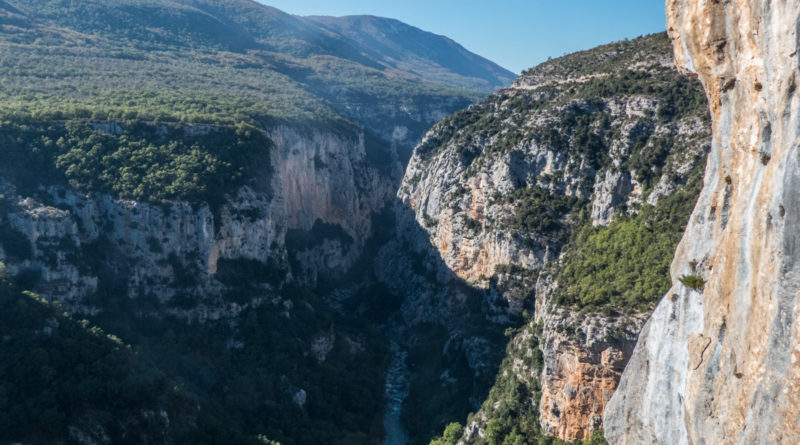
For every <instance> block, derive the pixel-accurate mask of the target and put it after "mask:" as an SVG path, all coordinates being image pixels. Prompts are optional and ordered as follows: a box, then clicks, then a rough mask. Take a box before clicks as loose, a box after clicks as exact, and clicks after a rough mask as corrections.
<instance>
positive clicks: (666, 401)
mask: <svg viewBox="0 0 800 445" xmlns="http://www.w3.org/2000/svg"><path fill="white" fill-rule="evenodd" d="M667 16H668V22H669V33H670V37H671V38H672V40H673V44H674V48H675V53H676V58H677V61H678V64H679V65H680V66H682V67H683V69H685V70H687V71H690V72H693V73H696V74H697V75H698V76H699V77H700V79H701V81H702V82H703V85H704V86H705V88H706V92H707V95H708V98H709V101H710V107H711V112H712V121H713V132H714V142H713V147H712V151H711V154H710V156H709V160H708V164H707V167H706V173H705V184H704V188H703V191H702V193H701V196H700V199H699V201H698V203H697V206H696V207H695V210H694V213H693V215H692V218H691V220H690V222H689V225H688V227H687V230H686V232H685V235H684V238H683V240H682V242H681V244H680V245H679V247H678V249H677V252H676V255H675V259H674V261H673V263H672V269H671V274H672V279H673V287H672V289H671V290H670V291H669V293H668V294H667V295H666V297H665V298H664V299H663V300H662V301H661V303H660V304H659V306H658V308H657V309H656V311H655V313H654V314H653V316H652V317H651V319H650V320H649V322H648V323H647V324H646V325H645V327H644V329H643V331H642V333H641V335H640V337H639V342H638V345H637V347H636V350H635V351H634V355H633V358H632V359H631V361H630V363H629V364H628V366H627V368H626V370H625V372H624V374H623V377H622V380H621V383H620V387H619V389H618V391H617V392H616V393H615V395H614V397H613V398H612V399H611V402H610V403H609V405H608V406H607V408H606V412H605V420H604V426H605V429H606V437H607V438H608V440H609V442H610V443H615V444H616V443H619V444H634V443H648V444H650V443H658V444H670V445H673V444H687V443H692V444H704V443H709V444H710V443H714V444H718V443H746V444H753V443H769V444H775V443H787V444H788V443H800V415H798V413H800V406H798V405H799V404H800V364H798V363H797V361H798V358H800V324H798V321H797V318H798V311H800V301H798V291H800V264H798V262H797V261H796V260H797V259H798V255H800V252H798V248H800V245H798V241H800V238H798V235H797V234H798V228H800V193H799V192H800V165H798V164H800V158H798V157H799V156H800V139H798V136H800V115H798V114H799V111H800V106H799V104H798V100H800V93H798V90H797V87H798V82H800V79H799V77H800V72H798V46H800V43H799V41H798V27H800V2H797V1H780V0H736V1H702V0H669V1H668V2H667ZM688 276H698V277H702V278H703V279H704V280H705V286H704V287H702V288H700V287H699V285H698V284H699V283H695V284H694V287H695V288H694V289H693V288H689V287H688V286H687V285H685V284H683V283H682V281H684V282H688V280H685V279H684V280H681V277H688ZM695 281H696V282H697V281H698V280H696V279H695Z"/></svg>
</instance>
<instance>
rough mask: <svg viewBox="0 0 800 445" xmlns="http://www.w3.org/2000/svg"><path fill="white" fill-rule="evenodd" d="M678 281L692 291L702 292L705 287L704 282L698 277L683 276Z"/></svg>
mask: <svg viewBox="0 0 800 445" xmlns="http://www.w3.org/2000/svg"><path fill="white" fill-rule="evenodd" d="M678 280H679V281H680V282H681V283H682V284H683V285H684V286H686V287H688V288H689V289H692V290H697V291H702V290H703V288H704V287H705V286H706V280H704V279H703V277H701V276H699V275H683V276H681V277H680V278H679V279H678Z"/></svg>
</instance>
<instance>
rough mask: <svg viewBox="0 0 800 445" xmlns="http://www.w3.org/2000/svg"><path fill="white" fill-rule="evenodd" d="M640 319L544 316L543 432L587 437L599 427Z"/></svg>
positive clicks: (568, 314) (566, 313)
mask: <svg viewBox="0 0 800 445" xmlns="http://www.w3.org/2000/svg"><path fill="white" fill-rule="evenodd" d="M644 318H645V317H644V315H642V314H638V315H636V316H632V317H627V316H614V317H609V316H603V315H600V314H593V315H590V316H588V317H586V316H583V315H580V314H576V313H574V312H571V311H569V310H564V309H561V310H556V311H554V313H552V314H548V316H547V317H546V319H545V320H543V321H544V324H543V329H542V332H543V338H542V340H541V345H540V347H541V349H542V352H543V355H544V368H543V370H542V376H541V386H542V398H541V401H540V403H539V412H540V418H541V422H542V426H543V430H544V432H545V434H547V435H550V436H555V437H560V438H571V439H572V438H574V439H586V438H588V437H589V436H590V435H591V434H592V431H594V430H596V429H599V428H601V426H602V421H603V411H604V409H605V406H606V404H607V403H608V401H609V399H611V395H612V394H614V390H615V389H616V388H617V384H618V383H619V379H620V376H621V375H622V370H623V369H624V368H625V365H626V364H627V362H628V359H629V358H630V356H631V353H632V352H633V347H634V345H635V344H636V336H637V333H638V332H639V329H640V328H641V326H642V324H643V323H644Z"/></svg>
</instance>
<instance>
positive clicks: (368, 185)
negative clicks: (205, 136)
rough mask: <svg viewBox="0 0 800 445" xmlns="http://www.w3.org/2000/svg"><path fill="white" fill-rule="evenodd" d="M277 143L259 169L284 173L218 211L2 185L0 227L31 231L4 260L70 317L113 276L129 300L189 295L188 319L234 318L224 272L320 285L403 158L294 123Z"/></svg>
mask: <svg viewBox="0 0 800 445" xmlns="http://www.w3.org/2000/svg"><path fill="white" fill-rule="evenodd" d="M117 127H119V125H117ZM100 130H101V131H106V130H107V129H102V128H101V129H100ZM111 130H113V128H112V129H111ZM117 130H119V129H117ZM206 131H213V129H210V130H209V129H207V130H206ZM269 136H270V139H271V140H272V142H273V143H274V149H273V150H272V152H271V155H270V161H269V163H270V165H264V166H263V169H264V171H273V172H275V173H276V174H272V175H266V176H265V178H262V179H259V181H261V183H257V184H256V183H254V184H252V185H251V186H245V187H242V188H240V189H239V190H238V191H237V192H236V193H235V196H228V197H227V199H226V201H225V202H224V203H223V204H222V205H221V207H220V209H219V210H218V211H217V212H214V211H212V209H211V208H210V207H209V206H208V205H207V204H205V203H200V204H194V205H191V204H189V203H184V202H175V203H167V204H149V203H144V202H137V201H127V200H117V199H114V198H112V197H111V196H109V195H106V194H102V193H91V194H84V193H79V192H76V191H75V190H73V189H71V188H69V187H58V186H52V187H50V188H48V189H42V190H40V192H39V193H38V194H37V197H36V198H33V197H28V196H20V195H18V194H17V192H16V188H15V187H14V185H13V184H11V183H8V182H3V183H2V190H0V195H2V196H3V198H2V205H3V212H2V213H0V225H1V226H2V227H4V228H6V230H7V231H11V232H9V233H10V234H15V235H24V237H25V241H26V242H29V243H30V247H31V249H30V250H31V252H30V254H29V255H24V258H23V257H20V256H18V255H14V253H13V252H7V251H6V250H8V249H7V248H6V249H4V248H3V247H0V260H2V261H4V262H5V263H6V264H7V266H8V271H9V273H11V274H12V275H20V274H23V273H38V274H41V279H40V280H38V284H37V286H36V288H35V290H36V291H37V292H39V293H40V294H41V295H43V296H45V297H47V298H49V299H52V300H58V301H61V302H62V303H64V304H65V305H67V307H69V308H70V309H72V310H79V311H81V312H89V313H91V312H93V311H95V310H96V308H93V307H92V306H91V305H90V304H87V303H86V302H85V300H86V298H87V297H89V296H91V295H92V294H93V293H94V292H95V291H96V290H97V287H98V285H103V283H99V281H102V277H100V276H99V275H102V272H101V270H100V269H103V268H107V269H110V270H109V272H111V273H112V274H113V275H119V276H122V277H126V280H124V282H123V283H119V282H118V283H116V285H118V286H120V289H121V291H122V292H123V293H125V294H127V296H128V297H131V298H136V297H155V298H157V299H159V300H160V301H162V302H164V301H166V300H170V299H172V298H173V297H175V296H179V297H181V298H182V299H184V300H186V299H187V298H188V301H183V303H182V304H181V306H189V307H192V308H194V309H193V310H192V311H191V312H190V313H189V312H186V313H184V312H183V311H180V312H182V313H183V314H184V315H186V316H189V317H191V318H197V317H199V318H200V319H204V318H208V317H211V318H218V317H219V316H221V314H222V313H233V314H235V313H236V312H237V311H238V309H237V308H238V307H239V306H240V304H241V303H242V302H239V303H233V302H230V301H223V300H224V299H222V300H218V299H217V298H216V297H218V296H219V295H220V291H221V289H223V288H224V285H223V284H222V282H224V281H225V277H224V276H223V275H224V274H225V273H227V272H230V271H231V268H234V269H236V268H241V267H242V265H243V263H242V261H245V262H248V261H249V262H250V264H251V265H252V264H261V265H263V267H264V268H268V269H271V270H272V272H271V273H270V274H274V276H271V277H268V278H264V284H265V286H266V287H267V289H268V288H269V287H274V286H278V285H280V284H281V283H284V282H286V281H291V280H296V281H300V282H302V283H306V284H310V285H314V284H315V283H316V281H317V279H318V277H319V276H320V275H325V274H331V273H333V272H334V271H344V270H347V269H348V268H349V267H350V266H351V265H352V264H353V262H354V261H355V260H356V259H357V258H358V256H359V255H360V254H361V251H362V249H363V246H364V243H365V242H366V240H367V239H368V238H369V237H370V236H371V234H372V215H373V214H374V213H377V212H379V211H380V210H381V209H382V208H383V207H384V206H385V205H386V204H387V203H388V202H389V201H390V200H391V199H393V193H394V190H395V187H396V184H397V183H398V182H399V180H400V170H401V166H400V163H399V161H398V158H397V155H396V154H395V155H394V157H393V158H392V153H391V152H389V153H388V160H387V162H386V164H385V165H384V166H382V167H383V168H378V167H377V166H375V165H372V164H370V163H369V162H368V159H367V153H366V147H365V144H364V138H363V136H362V137H356V138H347V137H344V136H341V135H337V134H335V133H332V132H324V131H312V132H301V131H299V130H297V129H294V128H290V127H286V126H281V127H277V128H274V129H272V130H271V131H270V132H269ZM9 237H12V236H11V235H9ZM3 241H5V242H0V245H3V246H4V247H5V245H6V244H7V243H8V242H9V240H3ZM287 243H288V244H289V246H288V247H287ZM225 261H227V262H228V263H227V266H226V267H224V268H221V267H220V264H221V263H222V262H225ZM290 263H291V264H290ZM290 268H293V270H290ZM223 269H224V270H223ZM270 274H264V275H265V276H266V275H270ZM231 311H232V312H231Z"/></svg>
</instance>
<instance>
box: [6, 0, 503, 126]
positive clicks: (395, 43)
mask: <svg viewBox="0 0 800 445" xmlns="http://www.w3.org/2000/svg"><path fill="white" fill-rule="evenodd" d="M0 25H1V26H0V42H2V43H3V44H2V46H0V55H2V58H1V59H2V60H1V61H0V69H2V70H3V72H5V73H8V74H10V75H9V76H4V78H3V79H2V81H0V86H2V90H3V92H2V94H0V96H2V97H0V98H2V99H3V101H2V102H3V105H2V107H0V108H2V109H3V111H20V110H21V111H23V112H26V113H29V112H34V111H37V112H42V111H45V112H47V113H51V112H54V111H56V109H58V110H60V111H64V108H67V109H75V108H78V109H80V108H83V109H86V110H88V112H89V113H94V112H98V115H106V114H107V113H108V112H118V111H119V105H121V104H124V105H125V107H127V108H128V111H130V109H131V108H133V109H136V111H138V112H139V114H141V113H142V112H144V114H145V115H146V116H145V117H159V118H162V119H170V118H176V117H177V118H180V119H184V120H185V119H187V118H190V117H189V116H187V113H190V114H191V113H192V112H193V111H195V113H193V114H194V115H193V116H191V119H199V120H210V121H216V120H219V119H221V120H230V119H232V118H233V117H234V115H239V117H244V116H247V117H251V118H252V117H256V118H258V117H262V118H263V117H277V118H301V119H308V118H315V119H317V118H320V117H322V116H326V115H331V114H344V115H346V116H347V117H352V116H351V115H350V116H348V115H349V114H350V113H351V112H353V108H354V107H358V106H360V105H363V104H365V103H367V104H386V103H403V102H408V101H418V100H419V99H417V98H420V97H431V96H437V97H440V98H452V99H455V100H457V101H458V102H461V103H462V105H465V104H466V103H467V102H470V101H472V100H474V99H476V98H477V97H479V95H480V94H481V93H485V92H488V91H491V90H494V89H496V88H498V87H501V86H504V85H507V84H509V83H510V81H511V80H512V78H513V76H512V74H511V73H510V72H508V71H506V70H504V69H502V68H500V67H499V66H497V65H495V64H493V63H492V62H489V61H488V60H486V59H483V58H481V57H479V56H477V55H474V54H472V53H469V52H468V51H466V50H465V49H464V48H463V47H461V46H459V45H458V44H456V43H455V42H452V41H451V40H449V39H447V38H445V37H440V36H435V35H433V34H429V33H425V32H423V31H421V30H418V29H416V28H413V27H411V26H408V25H405V24H402V23H400V22H397V21H393V20H388V19H378V18H363V17H361V18H342V19H332V18H331V19H327V18H301V17H295V16H292V15H289V14H286V13H284V12H281V11H279V10H277V9H275V8H271V7H268V6H264V5H261V4H259V3H256V2H253V1H251V0H214V1H211V0H167V1H156V0H110V1H104V2H94V1H83V2H62V1H57V0H25V1H21V0H0ZM379 29H380V30H381V31H379ZM164 90H166V91H167V92H168V93H169V94H167V95H163V94H160V93H161V92H163V91H164ZM145 91H147V92H150V93H159V96H160V97H158V98H157V99H154V98H153V97H145V96H144V95H143V93H144V92H145ZM151 96H152V95H151ZM210 96H213V97H210ZM188 98H191V100H190V101H189V102H192V103H190V104H187V99H188ZM194 102H200V103H207V102H216V106H215V107H214V108H215V109H214V110H211V109H210V107H205V106H202V105H197V104H194ZM234 104H235V105H234ZM332 108H334V109H336V111H334V110H332ZM145 109H146V110H145ZM117 114H118V113H117ZM152 115H155V116H152ZM112 117H113V116H112ZM139 117H142V116H139ZM329 117H330V116H328V117H327V118H325V119H328V118H329ZM423 131H424V130H423Z"/></svg>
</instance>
